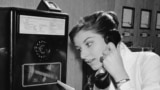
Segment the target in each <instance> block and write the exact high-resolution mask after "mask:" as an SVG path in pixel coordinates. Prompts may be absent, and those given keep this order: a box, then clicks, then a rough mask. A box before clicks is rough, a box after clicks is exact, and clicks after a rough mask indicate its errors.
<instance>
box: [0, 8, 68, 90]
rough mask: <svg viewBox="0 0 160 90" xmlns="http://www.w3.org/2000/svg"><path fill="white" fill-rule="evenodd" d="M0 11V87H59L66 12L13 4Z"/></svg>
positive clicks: (63, 65)
mask: <svg viewBox="0 0 160 90" xmlns="http://www.w3.org/2000/svg"><path fill="white" fill-rule="evenodd" d="M0 13H1V14H0V73H1V74H0V90H36V89H37V90H60V89H61V88H60V87H58V85H57V84H56V81H57V80H61V81H63V82H66V62H67V31H68V19H69V17H68V15H67V14H65V13H60V12H46V11H40V10H30V9H23V8H13V7H12V8H11V7H3V8H0Z"/></svg>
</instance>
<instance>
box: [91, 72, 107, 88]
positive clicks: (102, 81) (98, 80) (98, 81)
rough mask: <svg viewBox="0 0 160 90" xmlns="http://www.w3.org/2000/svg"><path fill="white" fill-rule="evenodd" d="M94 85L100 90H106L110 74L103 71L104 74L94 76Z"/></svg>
mask: <svg viewBox="0 0 160 90" xmlns="http://www.w3.org/2000/svg"><path fill="white" fill-rule="evenodd" d="M94 84H95V85H96V87H98V88H100V89H105V88H107V87H108V86H109V85H110V74H109V73H108V72H107V71H105V72H104V73H99V74H98V75H95V78H94Z"/></svg>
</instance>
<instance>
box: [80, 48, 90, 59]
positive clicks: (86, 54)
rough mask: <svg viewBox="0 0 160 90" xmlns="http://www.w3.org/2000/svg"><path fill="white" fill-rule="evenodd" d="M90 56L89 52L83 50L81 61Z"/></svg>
mask: <svg viewBox="0 0 160 90" xmlns="http://www.w3.org/2000/svg"><path fill="white" fill-rule="evenodd" d="M88 55H89V52H88V51H87V50H81V53H80V56H81V59H86V58H87V57H88Z"/></svg>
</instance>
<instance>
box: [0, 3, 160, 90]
mask: <svg viewBox="0 0 160 90" xmlns="http://www.w3.org/2000/svg"><path fill="white" fill-rule="evenodd" d="M48 1H53V2H55V3H57V4H58V5H59V7H60V8H61V9H62V12H65V13H68V14H69V17H70V19H69V20H70V21H69V31H70V29H71V28H72V27H73V25H75V24H76V23H77V21H78V20H79V18H80V17H81V16H84V15H88V14H90V13H92V12H94V11H97V10H105V11H107V10H115V11H116V12H117V14H118V17H119V20H120V21H121V17H122V6H129V7H134V8H135V19H134V20H135V25H134V28H133V29H124V28H121V24H120V32H121V33H123V32H124V31H129V32H131V33H134V36H133V37H132V36H131V37H124V41H132V42H133V45H134V46H136V47H140V46H147V47H149V46H153V47H154V48H156V52H158V53H160V47H159V46H160V40H159V38H156V37H155V34H157V33H160V32H159V31H155V17H156V15H155V14H156V11H157V10H160V0H48ZM39 2H40V0H0V6H1V7H10V6H13V7H23V8H30V9H36V8H37V6H38V4H39ZM141 8H144V9H150V10H152V21H151V29H150V30H141V29H139V22H140V9H141ZM141 32H147V33H150V34H151V36H150V37H147V38H142V37H140V36H139V34H140V33H141ZM68 43H69V46H68V61H67V84H69V85H71V86H73V87H75V88H76V90H82V70H81V66H82V65H81V64H82V62H81V61H80V60H79V59H78V58H77V56H76V55H77V54H76V52H74V49H73V48H71V45H70V41H68Z"/></svg>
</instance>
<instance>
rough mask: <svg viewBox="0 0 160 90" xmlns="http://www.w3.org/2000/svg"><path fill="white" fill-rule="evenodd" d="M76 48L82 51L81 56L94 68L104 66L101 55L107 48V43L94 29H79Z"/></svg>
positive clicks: (75, 39) (75, 38)
mask: <svg viewBox="0 0 160 90" xmlns="http://www.w3.org/2000/svg"><path fill="white" fill-rule="evenodd" d="M74 43H75V46H76V49H77V50H79V51H80V57H81V59H83V60H84V61H85V62H86V63H87V64H88V65H89V66H90V67H91V68H92V69H93V70H98V69H100V68H101V67H102V63H101V62H100V57H101V56H102V53H103V51H104V50H105V49H106V47H107V44H106V43H105V41H104V38H103V37H102V36H101V35H100V34H97V33H95V32H93V31H84V30H81V31H79V32H78V33H77V34H76V36H75V37H74Z"/></svg>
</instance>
